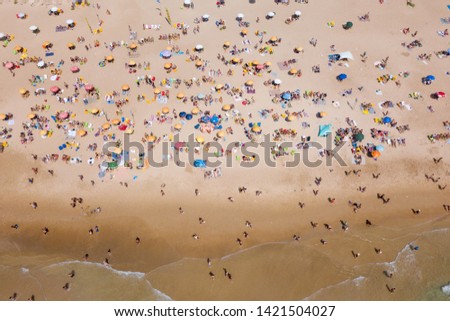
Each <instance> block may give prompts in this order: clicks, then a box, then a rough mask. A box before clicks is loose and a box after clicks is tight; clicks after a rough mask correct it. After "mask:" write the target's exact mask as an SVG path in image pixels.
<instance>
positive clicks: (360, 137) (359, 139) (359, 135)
mask: <svg viewBox="0 0 450 321" xmlns="http://www.w3.org/2000/svg"><path fill="white" fill-rule="evenodd" d="M353 139H354V140H355V141H357V142H362V141H363V139H364V134H363V133H357V134H355V135H354V136H353Z"/></svg>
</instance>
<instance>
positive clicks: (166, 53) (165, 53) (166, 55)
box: [159, 50, 172, 59]
mask: <svg viewBox="0 0 450 321" xmlns="http://www.w3.org/2000/svg"><path fill="white" fill-rule="evenodd" d="M159 55H160V56H161V57H162V58H164V59H169V58H170V57H172V52H171V51H170V50H163V51H161V53H160V54H159Z"/></svg>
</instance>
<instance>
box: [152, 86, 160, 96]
mask: <svg viewBox="0 0 450 321" xmlns="http://www.w3.org/2000/svg"><path fill="white" fill-rule="evenodd" d="M153 93H154V94H155V95H158V94H160V93H161V89H159V88H156V89H155V90H153Z"/></svg>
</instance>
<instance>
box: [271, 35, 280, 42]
mask: <svg viewBox="0 0 450 321" xmlns="http://www.w3.org/2000/svg"><path fill="white" fill-rule="evenodd" d="M277 40H278V38H277V37H275V36H273V37H271V38H270V39H269V41H270V42H275V41H277Z"/></svg>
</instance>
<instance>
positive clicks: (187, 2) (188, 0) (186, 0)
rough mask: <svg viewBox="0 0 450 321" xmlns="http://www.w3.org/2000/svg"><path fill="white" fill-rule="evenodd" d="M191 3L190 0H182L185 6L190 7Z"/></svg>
mask: <svg viewBox="0 0 450 321" xmlns="http://www.w3.org/2000/svg"><path fill="white" fill-rule="evenodd" d="M191 3H192V0H184V4H185V5H190V4H191Z"/></svg>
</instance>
